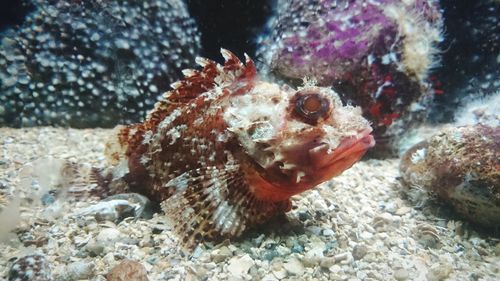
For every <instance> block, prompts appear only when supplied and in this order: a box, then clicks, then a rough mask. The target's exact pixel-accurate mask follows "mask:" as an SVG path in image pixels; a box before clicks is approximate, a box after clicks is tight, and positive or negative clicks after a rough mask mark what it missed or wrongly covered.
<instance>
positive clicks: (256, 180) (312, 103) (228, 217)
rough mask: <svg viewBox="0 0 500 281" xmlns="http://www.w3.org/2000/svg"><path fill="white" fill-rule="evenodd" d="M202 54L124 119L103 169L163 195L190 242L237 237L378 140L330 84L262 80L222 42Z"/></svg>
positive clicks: (117, 186)
mask: <svg viewBox="0 0 500 281" xmlns="http://www.w3.org/2000/svg"><path fill="white" fill-rule="evenodd" d="M221 53H222V55H223V57H224V58H225V63H224V64H223V65H220V64H218V63H216V62H214V61H211V60H208V59H203V58H197V60H196V61H197V64H199V65H201V66H202V69H201V70H184V71H183V73H184V75H185V78H184V79H183V80H181V81H179V82H176V83H174V84H172V90H171V91H169V92H167V93H165V94H164V96H163V98H162V99H161V100H160V101H159V102H157V103H156V105H155V107H154V109H153V110H152V111H151V112H150V113H149V114H148V116H147V117H146V119H145V121H144V122H142V123H138V124H133V125H130V126H120V127H117V130H118V131H117V137H116V138H115V139H113V140H111V141H110V142H109V143H108V144H107V145H106V156H107V159H108V162H109V163H110V164H111V165H110V167H109V168H108V169H107V170H105V171H101V173H100V175H101V176H100V179H99V181H100V182H101V184H102V185H106V186H107V190H108V191H109V192H111V193H123V192H136V193H140V194H143V195H145V196H147V197H148V198H150V199H151V200H152V201H154V202H157V203H160V206H161V207H162V210H163V211H164V213H165V216H166V217H167V219H168V220H170V221H171V223H172V225H173V229H174V230H175V232H176V233H177V234H178V235H180V238H181V240H182V243H183V244H184V245H195V244H197V243H198V242H200V241H217V240H219V241H220V239H227V238H234V237H237V236H239V235H240V234H242V233H243V231H244V230H245V229H248V228H249V227H252V226H255V225H258V224H261V223H263V222H265V221H267V220H269V219H270V218H271V217H273V216H275V215H278V214H282V213H284V212H287V211H289V210H290V209H291V201H290V197H291V196H293V195H295V194H298V193H301V192H303V191H305V190H308V189H311V188H313V187H315V186H317V185H318V184H320V183H322V182H325V181H327V180H329V179H330V178H332V177H334V176H337V175H339V174H340V173H342V172H343V171H344V170H346V169H348V168H349V167H351V166H352V165H353V164H354V163H355V162H356V161H358V160H359V159H360V158H361V157H362V156H363V154H364V153H365V152H366V151H367V149H369V148H370V147H372V146H373V145H374V144H375V143H374V139H373V137H372V135H371V131H372V129H371V127H370V124H369V122H368V121H367V120H365V119H364V118H363V117H362V115H361V109H359V108H356V107H353V106H350V105H347V106H343V105H342V102H341V101H340V98H339V96H338V95H337V94H336V93H335V92H333V91H332V90H331V89H330V88H323V87H316V86H314V85H312V84H313V83H305V85H304V86H303V87H299V88H298V89H297V90H295V89H292V88H291V87H289V86H287V85H283V86H279V85H277V84H274V83H268V82H265V81H263V80H262V79H260V78H259V77H258V75H257V71H256V68H255V65H254V62H253V61H252V60H251V59H250V58H249V57H248V56H246V55H245V57H246V62H245V63H244V64H243V63H242V62H241V61H240V60H239V59H238V57H236V56H235V55H234V54H232V53H231V52H229V51H227V50H224V49H222V50H221Z"/></svg>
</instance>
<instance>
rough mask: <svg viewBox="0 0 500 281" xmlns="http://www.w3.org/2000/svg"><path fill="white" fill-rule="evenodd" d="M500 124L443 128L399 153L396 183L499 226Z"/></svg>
mask: <svg viewBox="0 0 500 281" xmlns="http://www.w3.org/2000/svg"><path fill="white" fill-rule="evenodd" d="M499 167H500V127H498V126H496V127H490V126H485V125H472V126H464V127H449V128H445V129H443V130H442V131H441V132H440V133H438V134H437V135H434V136H433V137H431V138H429V139H428V140H426V141H423V142H420V143H418V144H416V145H415V146H413V147H412V148H410V149H409V150H408V151H407V152H406V153H405V154H404V155H403V157H402V159H401V164H400V172H401V176H402V182H403V184H405V185H406V186H408V187H409V188H410V189H411V188H417V189H423V190H427V191H428V192H430V193H431V194H435V195H437V197H438V198H440V200H442V201H444V202H447V203H449V204H450V205H451V206H452V207H453V208H454V209H455V210H456V211H457V212H458V213H459V214H461V215H463V216H464V217H466V218H467V219H469V220H470V221H471V222H473V223H476V224H481V225H484V226H487V227H498V226H500V169H499Z"/></svg>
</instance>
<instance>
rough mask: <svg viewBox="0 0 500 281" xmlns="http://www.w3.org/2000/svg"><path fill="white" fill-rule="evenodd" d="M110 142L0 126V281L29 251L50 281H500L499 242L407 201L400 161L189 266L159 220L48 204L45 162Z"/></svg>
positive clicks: (364, 168) (337, 185) (334, 183)
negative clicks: (44, 263)
mask: <svg viewBox="0 0 500 281" xmlns="http://www.w3.org/2000/svg"><path fill="white" fill-rule="evenodd" d="M110 134H111V130H105V129H86V130H76V129H61V128H49V127H43V128H32V129H10V128H0V206H2V209H3V210H2V212H1V213H0V223H1V225H0V239H2V241H3V242H1V243H0V279H8V272H9V268H10V267H11V265H12V263H13V262H14V261H15V260H16V258H18V257H22V256H25V255H28V254H34V253H36V254H42V255H44V256H45V257H46V258H47V260H48V262H49V264H50V268H51V270H52V276H53V279H54V280H106V274H107V273H108V272H109V271H110V270H111V268H113V267H114V266H115V265H117V264H118V263H120V261H122V260H124V259H130V260H134V261H138V262H140V263H141V264H142V265H143V266H144V267H145V269H146V271H147V275H148V278H149V280H269V281H271V280H500V243H499V239H498V234H496V235H495V234H492V233H491V232H487V231H481V230H478V229H475V228H474V227H472V226H471V225H470V224H469V223H466V222H463V221H461V220H460V219H459V218H456V217H453V216H452V215H451V216H450V215H449V214H448V213H449V212H448V211H447V210H446V207H443V206H440V205H439V204H431V203H428V202H426V201H425V199H422V201H419V202H415V201H409V200H407V199H406V196H405V193H404V192H403V188H402V187H401V185H400V183H399V181H398V180H397V177H398V163H399V161H398V160H397V159H389V160H367V161H363V162H360V163H357V164H356V165H354V166H353V167H352V168H351V169H349V170H348V171H346V172H344V173H343V174H342V175H341V176H339V177H336V178H334V179H333V180H331V181H330V182H328V183H325V184H322V185H321V186H319V187H317V188H316V189H313V190H311V191H308V192H305V193H303V194H301V195H299V196H297V197H296V198H294V200H293V201H294V206H295V207H294V209H293V210H292V211H291V212H290V213H288V214H287V217H286V218H280V219H277V220H276V221H273V222H271V223H269V224H267V225H265V226H262V227H259V228H258V229H254V230H252V231H250V232H248V233H247V234H246V235H245V236H244V237H242V238H241V239H238V240H237V241H234V242H229V241H225V242H224V243H222V244H219V245H215V246H214V245H205V246H203V247H201V248H198V249H197V250H196V251H195V252H194V253H193V254H192V255H191V256H186V255H184V254H183V252H182V251H181V250H180V249H179V248H178V246H177V245H178V241H177V238H176V236H175V235H174V234H173V233H172V232H171V229H170V227H169V226H168V225H166V224H165V223H164V219H163V218H162V215H161V213H158V214H155V215H154V216H153V218H151V219H134V218H127V219H124V220H122V221H121V222H119V223H114V222H112V221H97V220H96V219H95V217H94V216H88V215H82V212H81V210H84V209H86V208H88V207H91V206H93V205H95V204H97V203H98V200H99V199H97V198H87V197H84V198H78V199H75V198H69V197H68V196H62V195H59V196H55V197H54V198H53V199H55V200H47V196H46V192H47V191H48V190H44V189H43V188H41V187H40V186H43V184H44V182H45V183H47V182H50V180H48V178H50V177H51V175H52V174H55V173H56V172H55V171H53V170H51V164H50V163H51V161H52V160H51V159H68V160H71V161H75V162H78V163H89V164H91V165H94V166H98V167H99V166H102V165H103V164H104V157H103V149H104V143H105V141H106V139H107V138H108V137H109V135H110ZM54 188H55V187H54ZM49 189H52V188H49ZM43 193H45V194H43ZM60 194H64V192H60ZM42 202H44V203H45V204H42ZM17 203H19V204H20V206H18V205H19V204H17Z"/></svg>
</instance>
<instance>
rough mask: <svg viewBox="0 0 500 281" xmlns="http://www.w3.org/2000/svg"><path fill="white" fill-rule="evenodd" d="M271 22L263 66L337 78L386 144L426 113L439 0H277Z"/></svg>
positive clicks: (324, 79) (328, 80)
mask: <svg viewBox="0 0 500 281" xmlns="http://www.w3.org/2000/svg"><path fill="white" fill-rule="evenodd" d="M268 26H269V30H270V32H269V33H268V34H266V35H264V36H262V37H261V39H260V46H262V47H261V48H260V50H259V52H258V53H259V55H260V56H261V57H262V61H263V62H265V63H266V65H264V66H262V68H263V71H264V72H266V71H268V74H273V75H275V76H277V77H278V78H283V79H286V80H292V81H294V80H297V81H298V80H299V79H300V80H302V79H303V78H304V77H308V78H314V79H316V80H317V82H318V84H319V85H321V86H328V85H331V86H332V87H333V88H334V89H335V90H336V91H337V92H338V93H339V94H340V95H341V96H342V97H343V99H344V101H345V102H350V103H353V104H355V105H358V106H361V107H362V108H363V110H364V115H365V117H367V118H368V119H370V120H371V121H372V122H373V125H374V127H375V134H376V136H378V139H379V143H383V142H384V141H388V142H390V141H391V139H392V137H393V135H396V134H397V133H396V131H398V130H400V129H401V128H402V127H407V126H408V124H410V123H411V122H410V121H409V120H410V119H411V120H412V122H416V121H418V120H421V119H422V118H423V117H424V116H425V109H426V103H427V102H428V101H429V100H431V97H432V96H433V94H434V92H433V85H432V83H431V82H430V80H429V79H428V77H429V72H430V70H431V69H432V68H433V67H434V66H435V65H436V61H437V57H436V54H437V53H438V52H439V51H438V49H437V43H438V42H440V41H441V40H442V18H441V14H440V10H439V6H438V1H436V0H427V1H424V0H413V1H396V0H373V1H367V0H366V1H351V0H339V1H333V0H323V1H320V0H313V1H300V0H291V1H284V0H278V3H277V8H276V16H275V17H274V18H273V19H272V20H271V21H270V23H269V25H268ZM416 109H418V110H416ZM396 119H398V120H396ZM399 120H404V121H401V122H394V121H399ZM394 123H400V124H399V125H397V126H394V125H393V124H394ZM392 127H394V129H393V128H392ZM389 130H392V131H393V132H389Z"/></svg>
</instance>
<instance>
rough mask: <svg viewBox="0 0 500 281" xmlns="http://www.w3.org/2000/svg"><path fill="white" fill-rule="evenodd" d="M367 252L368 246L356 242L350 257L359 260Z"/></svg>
mask: <svg viewBox="0 0 500 281" xmlns="http://www.w3.org/2000/svg"><path fill="white" fill-rule="evenodd" d="M367 253H368V247H367V246H366V245H364V244H358V245H356V246H354V249H353V250H352V257H353V258H354V259H355V260H360V259H362V258H363V257H364V256H365V255H366V254H367Z"/></svg>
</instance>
